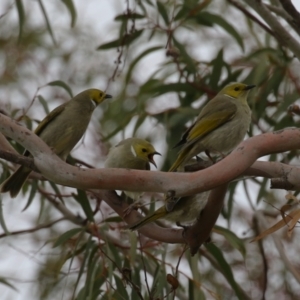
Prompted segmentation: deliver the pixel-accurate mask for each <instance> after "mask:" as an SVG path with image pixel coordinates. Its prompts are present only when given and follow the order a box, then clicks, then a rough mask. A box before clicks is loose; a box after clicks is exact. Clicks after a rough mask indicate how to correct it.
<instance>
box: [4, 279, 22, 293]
mask: <svg viewBox="0 0 300 300" xmlns="http://www.w3.org/2000/svg"><path fill="white" fill-rule="evenodd" d="M0 283H2V284H4V285H6V286H8V287H10V288H11V289H13V290H15V291H18V290H17V289H16V288H15V287H14V286H13V285H12V284H10V283H9V282H8V281H7V280H6V279H5V278H3V277H0Z"/></svg>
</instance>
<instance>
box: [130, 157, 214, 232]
mask: <svg viewBox="0 0 300 300" xmlns="http://www.w3.org/2000/svg"><path fill="white" fill-rule="evenodd" d="M194 163H196V161H195V160H189V162H188V163H187V164H186V165H185V167H186V166H187V165H189V164H194ZM178 171H180V172H183V171H184V168H183V167H182V166H180V167H179V169H178ZM208 196H209V191H206V192H203V193H199V194H196V195H191V196H186V197H180V198H177V199H174V200H173V202H174V207H173V209H172V210H171V211H168V210H167V208H166V205H163V206H161V207H160V208H158V209H157V210H155V211H154V212H153V213H151V214H149V215H146V216H145V217H143V218H142V219H141V220H140V221H138V222H136V223H135V224H133V225H131V226H130V227H129V229H131V230H137V229H139V228H140V227H142V226H144V225H146V224H148V223H150V222H153V221H156V220H158V219H165V220H168V221H170V222H174V223H179V224H182V223H192V222H194V221H195V220H196V219H197V218H199V217H200V213H201V211H202V209H203V208H204V207H205V205H206V203H207V199H208ZM179 224H178V225H179Z"/></svg>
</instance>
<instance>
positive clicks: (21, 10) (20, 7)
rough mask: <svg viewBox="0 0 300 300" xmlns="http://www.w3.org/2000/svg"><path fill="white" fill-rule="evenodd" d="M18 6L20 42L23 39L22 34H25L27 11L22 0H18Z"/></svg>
mask: <svg viewBox="0 0 300 300" xmlns="http://www.w3.org/2000/svg"><path fill="white" fill-rule="evenodd" d="M16 6H17V10H18V15H19V37H18V41H19V42H20V41H21V39H22V34H23V27H24V23H25V11H24V7H23V3H22V0H16Z"/></svg>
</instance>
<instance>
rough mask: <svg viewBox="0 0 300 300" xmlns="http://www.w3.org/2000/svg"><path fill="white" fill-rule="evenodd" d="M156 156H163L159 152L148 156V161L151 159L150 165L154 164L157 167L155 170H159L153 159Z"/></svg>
mask: <svg viewBox="0 0 300 300" xmlns="http://www.w3.org/2000/svg"><path fill="white" fill-rule="evenodd" d="M154 155H160V156H161V154H160V153H159V152H153V153H151V154H149V155H148V159H149V161H150V163H151V164H153V165H154V166H155V168H157V165H156V163H155V161H154V158H153V156H154Z"/></svg>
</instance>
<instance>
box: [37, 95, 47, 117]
mask: <svg viewBox="0 0 300 300" xmlns="http://www.w3.org/2000/svg"><path fill="white" fill-rule="evenodd" d="M37 97H38V99H39V101H40V103H41V104H42V105H43V107H44V110H45V112H46V115H48V114H49V112H50V111H49V107H48V103H47V101H46V100H45V98H44V97H43V96H41V95H38V96H37Z"/></svg>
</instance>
